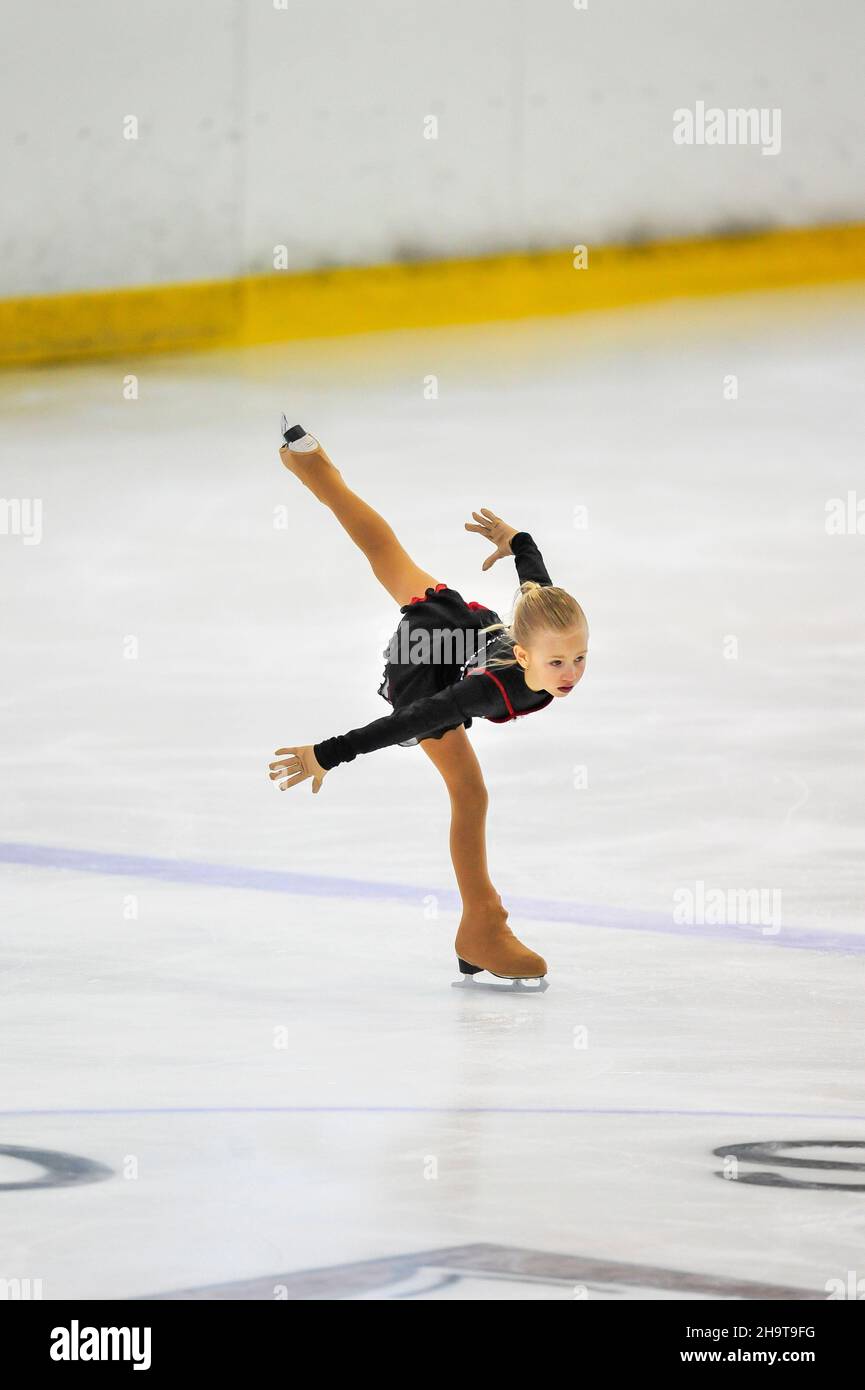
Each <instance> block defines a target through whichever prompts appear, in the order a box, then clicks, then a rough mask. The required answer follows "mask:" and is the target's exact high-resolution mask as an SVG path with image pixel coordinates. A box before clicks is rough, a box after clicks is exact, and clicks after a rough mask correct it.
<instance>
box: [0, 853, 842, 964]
mask: <svg viewBox="0 0 865 1390" xmlns="http://www.w3.org/2000/svg"><path fill="white" fill-rule="evenodd" d="M0 863H3V864H26V865H30V866H31V867H32V868H39V869H68V870H72V871H73V872H75V873H87V874H109V875H114V876H117V877H120V878H133V879H134V878H149V879H155V880H157V881H158V882H161V883H185V884H194V885H196V886H199V887H210V888H238V889H242V890H244V891H246V892H249V891H252V892H260V893H291V894H294V895H298V896H306V897H317V898H355V899H357V898H366V899H370V900H374V899H379V900H381V901H385V902H410V903H412V904H415V905H416V904H417V903H418V902H419V900H420V899H421V898H422V897H423V896H424V895H426V894H429V893H434V894H435V896H436V898H437V899H438V901H439V905H440V906H441V907H444V908H446V909H448V908H449V909H452V910H454V911H455V910H456V909H457V908H458V907H459V899H458V897H457V894H456V893H455V892H454V891H453V889H439V888H435V887H430V886H427V887H423V886H421V885H418V884H408V883H379V882H375V881H371V880H367V879H360V878H339V877H331V876H330V875H323V874H303V873H296V872H294V871H293V870H291V871H289V870H284V869H253V868H246V867H244V866H243V865H232V864H208V863H205V862H204V861H201V860H195V859H158V858H155V857H152V856H149V855H143V854H115V853H111V852H105V851H102V850H81V849H62V848H59V847H55V846H52V845H28V844H15V843H11V842H6V843H3V842H0ZM508 907H509V910H510V913H511V916H512V917H524V918H527V919H529V920H531V921H540V922H570V923H571V924H572V925H573V926H581V927H607V928H610V929H611V930H613V931H639V932H655V933H659V934H661V935H664V936H687V937H691V938H694V937H699V938H700V939H701V940H704V941H714V942H721V941H725V942H733V941H735V942H738V943H741V944H747V945H752V946H776V947H779V946H780V947H783V948H784V949H786V950H794V951H822V952H824V953H827V954H834V955H856V956H861V955H865V934H863V933H857V932H851V933H849V934H846V933H843V932H822V931H814V930H812V929H810V928H808V927H782V928H781V930H780V932H779V933H778V934H777V935H776V936H764V935H763V934H762V932H761V929H760V928H759V927H756V926H736V925H727V926H711V925H703V926H697V925H695V926H681V925H679V924H678V923H676V922H673V921H672V920H671V919H670V918H669V917H665V916H662V915H661V914H660V913H653V912H646V911H643V910H642V909H640V908H617V907H601V906H597V905H594V904H592V903H577V902H556V901H555V900H554V899H546V898H519V897H515V898H509V899H508Z"/></svg>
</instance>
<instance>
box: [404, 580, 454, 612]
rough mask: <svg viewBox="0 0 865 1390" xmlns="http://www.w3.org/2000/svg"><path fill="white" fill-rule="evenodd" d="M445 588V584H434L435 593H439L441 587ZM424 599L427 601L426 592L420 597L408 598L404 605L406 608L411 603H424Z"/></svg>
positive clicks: (409, 606)
mask: <svg viewBox="0 0 865 1390" xmlns="http://www.w3.org/2000/svg"><path fill="white" fill-rule="evenodd" d="M446 588H447V584H436V587H435V591H436V593H440V592H441V590H442V589H446ZM426 601H427V596H426V594H422V595H421V597H420V598H410V599H409V601H408V603H407V604H406V605H405V606H406V608H411V606H412V604H413V603H426Z"/></svg>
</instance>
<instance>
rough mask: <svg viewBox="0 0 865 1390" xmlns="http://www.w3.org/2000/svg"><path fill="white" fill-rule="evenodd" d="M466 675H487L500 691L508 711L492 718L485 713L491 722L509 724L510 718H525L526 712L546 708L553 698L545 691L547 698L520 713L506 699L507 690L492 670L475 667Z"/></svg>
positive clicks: (533, 712)
mask: <svg viewBox="0 0 865 1390" xmlns="http://www.w3.org/2000/svg"><path fill="white" fill-rule="evenodd" d="M468 675H469V676H489V678H490V680H492V681H495V683H496V685H497V686H498V688H499V690H500V691H501V692H502V698H503V700H504V702H505V706H506V708H507V711H508V712H507V714H506V715H505V716H504V718H503V719H493V717H492V715H490V714H488V715H486V716H485V717H486V718H487V719H488V720H489V722H490V723H491V724H509V723H510V721H511V720H512V719H525V717H526V715H527V714H537V712H538V710H539V709H546V707H547V705H548V704H550V702H551V701H552V699H553V697H552V695H550V693H549V692H547V698H546V700H545V701H544V703H543V704H542V705H535V706H534V707H533V708H532V709H524V710H523V711H522V712H521V713H520V714H517V712H516V710H515V709H514V707H513V705H512V704H511V702H510V700H509V699H508V692H507V691H506V690H505V688H504V686H503V685H502V683H501V681H500V680H499V678H498V676H494V675H493V673H492V671H482V670H480V669H476V670H474V671H469V672H468Z"/></svg>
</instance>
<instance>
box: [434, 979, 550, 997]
mask: <svg viewBox="0 0 865 1390" xmlns="http://www.w3.org/2000/svg"><path fill="white" fill-rule="evenodd" d="M549 987H550V982H549V980H548V979H547V977H546V975H541V976H540V977H539V978H538V979H535V980H532V979H528V980H525V979H520V980H508V979H505V977H504V976H499V975H497V976H496V977H495V981H493V980H478V979H477V978H476V977H475V976H474V975H463V976H462V978H461V979H459V980H452V981H451V989H467V990H468V991H469V992H470V993H471V992H472V991H474V992H475V993H477V991H478V990H479V989H491V990H494V991H495V993H496V994H543V992H544V990H546V989H549Z"/></svg>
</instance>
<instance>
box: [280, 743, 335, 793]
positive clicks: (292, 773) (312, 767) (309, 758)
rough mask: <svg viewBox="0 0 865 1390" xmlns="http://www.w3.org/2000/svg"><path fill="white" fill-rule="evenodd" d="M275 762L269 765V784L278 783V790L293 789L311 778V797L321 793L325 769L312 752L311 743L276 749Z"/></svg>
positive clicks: (325, 773) (325, 774)
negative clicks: (298, 746)
mask: <svg viewBox="0 0 865 1390" xmlns="http://www.w3.org/2000/svg"><path fill="white" fill-rule="evenodd" d="M276 757H277V759H278V761H277V762H275V763H271V764H270V774H269V776H270V780H271V782H279V790H280V791H281V792H284V791H285V789H286V787H294V786H296V785H297V783H298V782H306V781H307V780H308V779H309V778H310V777H311V778H312V791H313V795H315V794H316V793H317V792H320V791H321V784H322V782H323V781H324V779H325V777H326V776H327V768H324V767H321V766H320V765H319V763H318V760H317V759H316V756H315V753H314V752H313V745H312V744H311V743H307V744H304V745H303V746H302V747H300V748H277V750H276Z"/></svg>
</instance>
